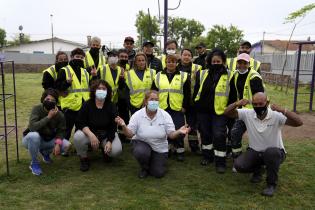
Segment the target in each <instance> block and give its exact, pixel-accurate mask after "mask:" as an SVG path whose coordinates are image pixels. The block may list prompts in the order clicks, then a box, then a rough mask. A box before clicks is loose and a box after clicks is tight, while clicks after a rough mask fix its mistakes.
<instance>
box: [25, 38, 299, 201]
mask: <svg viewBox="0 0 315 210" xmlns="http://www.w3.org/2000/svg"><path fill="white" fill-rule="evenodd" d="M100 48H101V40H100V39H99V38H97V37H93V38H92V41H91V48H90V50H89V51H87V52H84V51H83V50H82V49H79V48H76V49H74V50H73V51H72V52H71V58H70V61H69V60H68V56H67V54H66V53H64V52H58V53H57V55H56V63H55V65H53V66H51V67H49V68H48V69H46V70H44V71H43V80H42V85H43V88H44V89H45V91H44V93H43V95H42V98H41V102H42V103H41V104H40V105H37V106H35V107H34V108H33V110H32V113H31V116H30V121H29V126H28V128H27V129H26V130H25V132H24V135H23V145H24V146H25V147H26V148H27V149H28V150H29V153H30V155H31V159H32V160H31V164H30V169H31V171H32V173H33V174H35V175H40V174H42V170H41V167H40V164H39V161H38V159H37V158H38V157H37V156H38V153H40V154H41V156H42V158H43V161H44V162H46V163H50V162H52V160H51V158H50V154H51V153H52V152H53V153H54V154H55V155H59V154H62V155H64V156H67V155H68V153H69V147H70V146H71V143H70V137H71V132H72V130H73V127H74V126H75V133H74V135H73V145H74V148H75V150H76V152H77V155H78V156H79V158H80V170H81V171H87V170H89V168H90V161H89V158H88V151H89V150H99V149H101V151H102V154H103V157H104V160H105V161H106V162H107V161H110V159H111V158H113V157H116V156H117V155H119V154H120V153H121V152H122V144H121V140H122V141H126V140H125V139H131V142H132V146H133V155H134V157H135V158H136V160H137V161H138V163H139V165H140V171H139V174H138V176H139V177H140V178H145V177H147V176H148V175H152V176H154V177H163V176H164V175H165V173H166V163H167V159H168V157H169V156H170V155H175V156H176V159H177V160H178V161H184V160H185V147H184V138H185V137H186V136H187V137H188V141H189V146H190V150H191V152H193V153H196V154H198V153H200V154H201V156H202V159H201V162H200V164H201V165H202V166H207V165H209V164H211V163H214V166H215V169H216V172H217V173H224V172H225V171H226V159H227V156H228V154H229V153H231V154H232V158H233V170H234V171H235V172H240V173H242V172H246V173H247V172H248V173H253V176H252V178H251V181H252V182H260V181H261V180H262V173H263V172H264V171H265V170H266V172H267V179H266V181H267V187H266V189H264V190H263V192H262V193H263V195H266V196H272V195H273V193H274V191H275V188H276V185H277V180H278V170H279V167H280V164H281V163H282V162H283V160H284V159H285V149H284V146H283V142H282V138H281V131H280V129H281V128H282V127H283V125H285V124H286V125H290V126H300V125H302V121H301V119H300V118H299V117H298V115H296V114H295V113H293V112H290V111H289V110H287V109H283V108H281V107H279V106H277V105H274V104H273V105H270V106H269V100H268V96H267V95H266V92H265V87H264V83H263V79H262V77H261V75H260V73H259V72H260V62H259V61H257V60H255V59H253V58H251V57H250V55H249V53H250V49H251V44H250V43H249V42H248V41H244V42H242V43H240V49H239V52H238V55H237V57H235V58H230V59H229V58H227V57H226V55H225V53H224V51H222V50H220V49H213V50H212V51H211V52H209V53H207V52H206V46H205V45H204V44H203V43H200V44H199V45H198V46H196V50H197V51H198V54H199V56H198V57H197V58H196V59H193V52H192V51H191V50H190V49H182V50H181V51H180V52H178V45H177V42H176V41H174V40H170V41H168V42H167V43H166V50H165V51H166V53H165V54H163V55H162V56H161V57H160V58H157V57H156V56H155V55H154V53H153V48H154V43H153V42H151V41H145V42H144V43H143V46H142V50H141V51H139V52H135V50H134V49H133V48H134V39H133V38H132V37H126V38H125V40H124V48H123V49H121V50H119V51H114V50H113V51H110V52H108V53H107V56H106V57H105V56H104V54H103V53H102V52H101V50H100ZM130 116H131V117H130ZM246 130H247V132H248V136H249V145H248V148H247V150H246V151H245V152H243V151H242V136H243V134H244V133H245V132H246ZM198 132H199V133H200V140H201V143H200V142H199V140H198V136H197V133H198Z"/></svg>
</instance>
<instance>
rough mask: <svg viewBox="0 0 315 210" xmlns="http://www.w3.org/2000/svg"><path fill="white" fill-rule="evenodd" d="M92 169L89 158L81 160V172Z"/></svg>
mask: <svg viewBox="0 0 315 210" xmlns="http://www.w3.org/2000/svg"><path fill="white" fill-rule="evenodd" d="M89 169H90V162H89V159H88V158H80V170H81V171H83V172H84V171H88V170H89Z"/></svg>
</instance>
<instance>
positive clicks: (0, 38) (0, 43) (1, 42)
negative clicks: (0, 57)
mask: <svg viewBox="0 0 315 210" xmlns="http://www.w3.org/2000/svg"><path fill="white" fill-rule="evenodd" d="M5 38H6V32H5V30H4V29H2V28H0V47H4V46H5V45H6V42H7V41H6V39H5Z"/></svg>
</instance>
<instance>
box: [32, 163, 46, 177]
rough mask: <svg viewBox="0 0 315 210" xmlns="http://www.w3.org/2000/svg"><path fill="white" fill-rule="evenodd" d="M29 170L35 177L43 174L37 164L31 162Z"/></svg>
mask: <svg viewBox="0 0 315 210" xmlns="http://www.w3.org/2000/svg"><path fill="white" fill-rule="evenodd" d="M29 169H30V170H31V171H32V174H34V175H35V176H39V175H41V174H42V173H43V171H42V169H41V168H40V165H39V163H38V162H33V161H32V162H31V165H30V166H29Z"/></svg>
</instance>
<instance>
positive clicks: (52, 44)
mask: <svg viewBox="0 0 315 210" xmlns="http://www.w3.org/2000/svg"><path fill="white" fill-rule="evenodd" d="M50 22H51V53H52V54H55V49H54V48H55V46H54V26H53V15H52V14H50Z"/></svg>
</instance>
